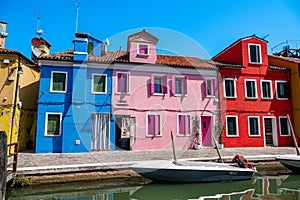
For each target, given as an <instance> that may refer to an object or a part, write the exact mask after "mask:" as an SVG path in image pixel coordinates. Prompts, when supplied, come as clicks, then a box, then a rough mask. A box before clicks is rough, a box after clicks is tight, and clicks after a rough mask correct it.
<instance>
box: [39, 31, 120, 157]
mask: <svg viewBox="0 0 300 200" xmlns="http://www.w3.org/2000/svg"><path fill="white" fill-rule="evenodd" d="M75 36H76V37H75V40H74V41H73V43H74V50H67V51H65V52H61V53H56V54H51V55H44V56H41V58H40V59H39V60H40V62H41V72H40V88H39V99H38V116H37V132H36V149H35V150H36V153H51V152H57V153H59V152H63V153H67V152H89V151H92V150H114V148H115V145H114V143H115V142H114V141H115V138H114V137H115V136H114V134H110V133H114V132H115V130H114V129H115V122H114V119H113V116H112V114H111V112H112V110H111V93H112V69H110V68H109V63H108V64H105V63H103V62H102V63H100V62H94V61H93V58H94V57H95V58H97V57H100V56H103V55H104V54H105V44H104V43H102V42H101V41H99V40H97V39H95V38H93V37H91V36H89V35H88V34H82V33H76V34H75ZM89 58H90V59H89Z"/></svg>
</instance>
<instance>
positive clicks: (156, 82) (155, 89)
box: [150, 74, 168, 95]
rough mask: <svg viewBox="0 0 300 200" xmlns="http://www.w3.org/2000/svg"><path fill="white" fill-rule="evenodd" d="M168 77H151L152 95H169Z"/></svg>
mask: <svg viewBox="0 0 300 200" xmlns="http://www.w3.org/2000/svg"><path fill="white" fill-rule="evenodd" d="M167 81H168V79H167V76H164V75H154V74H152V75H151V80H150V82H151V83H150V92H151V94H156V95H163V94H167V93H168V90H167Z"/></svg>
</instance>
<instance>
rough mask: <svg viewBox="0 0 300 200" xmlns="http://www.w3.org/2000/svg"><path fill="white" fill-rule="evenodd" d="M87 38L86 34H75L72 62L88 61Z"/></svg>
mask: <svg viewBox="0 0 300 200" xmlns="http://www.w3.org/2000/svg"><path fill="white" fill-rule="evenodd" d="M88 38H89V34H87V33H75V39H74V40H73V44H74V60H78V61H87V60H88Z"/></svg>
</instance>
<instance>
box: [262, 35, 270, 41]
mask: <svg viewBox="0 0 300 200" xmlns="http://www.w3.org/2000/svg"><path fill="white" fill-rule="evenodd" d="M269 35H270V34H267V35H265V36H264V37H262V39H263V40H264V39H266V38H267V37H269Z"/></svg>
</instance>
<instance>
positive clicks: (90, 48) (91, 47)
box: [88, 42, 94, 55]
mask: <svg viewBox="0 0 300 200" xmlns="http://www.w3.org/2000/svg"><path fill="white" fill-rule="evenodd" d="M88 54H89V55H94V42H89V43H88Z"/></svg>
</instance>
